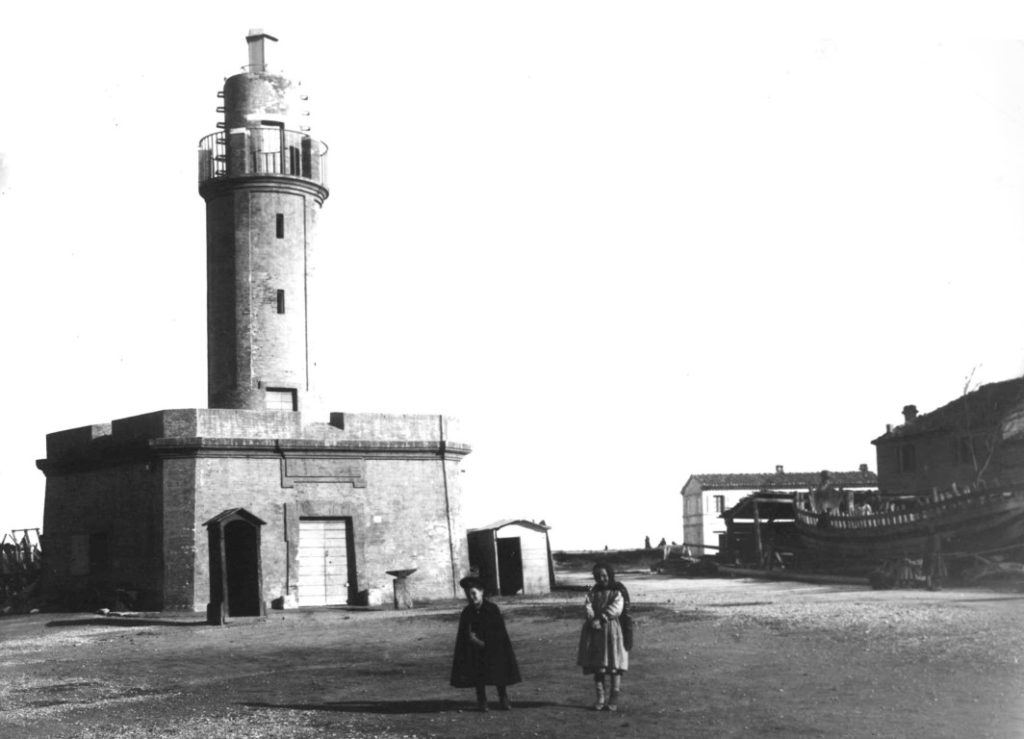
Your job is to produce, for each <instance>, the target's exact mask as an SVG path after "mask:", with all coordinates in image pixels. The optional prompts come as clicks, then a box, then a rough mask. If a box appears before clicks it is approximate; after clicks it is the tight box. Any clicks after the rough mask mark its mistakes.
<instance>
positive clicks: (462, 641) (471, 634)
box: [451, 577, 522, 711]
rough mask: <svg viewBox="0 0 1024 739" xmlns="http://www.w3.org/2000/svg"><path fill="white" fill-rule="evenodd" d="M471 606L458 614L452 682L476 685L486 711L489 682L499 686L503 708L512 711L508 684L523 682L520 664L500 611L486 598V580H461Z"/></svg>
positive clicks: (478, 697)
mask: <svg viewBox="0 0 1024 739" xmlns="http://www.w3.org/2000/svg"><path fill="white" fill-rule="evenodd" d="M459 585H461V586H462V589H463V591H464V592H465V593H466V600H468V601H469V605H467V606H466V607H465V608H463V609H462V615H461V616H460V617H459V633H458V635H457V636H456V637H455V655H454V657H453V659H452V678H451V684H452V687H454V688H476V704H477V707H478V708H479V709H480V710H481V711H486V710H487V691H486V689H485V687H486V686H487V685H494V686H496V687H497V688H498V700H499V702H500V707H501V709H502V710H503V711H510V710H512V702H511V701H510V700H509V699H508V692H507V690H506V686H509V685H515V684H516V683H518V682H521V681H522V678H521V677H520V675H519V665H518V663H517V662H516V655H515V653H514V652H513V651H512V641H511V639H509V638H508V631H506V630H505V620H504V619H503V618H502V617H501V610H500V609H499V608H498V606H496V605H495V604H494V603H491V602H490V601H489V600H486V599H485V598H484V581H483V580H481V579H480V578H478V577H464V578H462V580H460V581H459Z"/></svg>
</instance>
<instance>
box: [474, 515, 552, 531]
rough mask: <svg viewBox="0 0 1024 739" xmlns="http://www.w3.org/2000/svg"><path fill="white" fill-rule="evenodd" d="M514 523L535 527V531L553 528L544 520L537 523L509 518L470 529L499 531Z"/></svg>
mask: <svg viewBox="0 0 1024 739" xmlns="http://www.w3.org/2000/svg"><path fill="white" fill-rule="evenodd" d="M512 524H517V525H519V526H523V527H525V528H528V529H533V530H534V531H547V530H548V529H550V528H551V527H550V526H548V525H547V524H546V523H544V522H543V521H541V522H540V523H535V522H534V521H527V520H526V519H524V518H507V519H504V520H502V521H495V522H494V523H489V524H487V525H486V526H479V527H477V528H475V529H469V531H497V530H498V529H503V528H505V527H506V526H511V525H512Z"/></svg>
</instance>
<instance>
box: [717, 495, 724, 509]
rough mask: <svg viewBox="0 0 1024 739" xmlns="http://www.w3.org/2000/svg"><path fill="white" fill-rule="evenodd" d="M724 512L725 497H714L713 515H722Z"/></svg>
mask: <svg viewBox="0 0 1024 739" xmlns="http://www.w3.org/2000/svg"><path fill="white" fill-rule="evenodd" d="M724 511H725V496H724V495H716V496H715V513H723V512H724Z"/></svg>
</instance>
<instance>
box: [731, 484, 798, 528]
mask: <svg viewBox="0 0 1024 739" xmlns="http://www.w3.org/2000/svg"><path fill="white" fill-rule="evenodd" d="M755 499H756V500H757V515H758V518H761V519H773V518H793V517H794V516H795V510H794V503H793V494H792V493H781V492H778V491H775V490H762V491H759V492H757V493H751V494H750V495H745V496H743V497H742V498H741V499H740V501H739V502H738V503H737V504H736V505H734V506H733V507H732V508H730V509H729V510H727V511H725V512H723V513H722V518H725V519H728V520H730V521H731V520H732V519H734V518H744V519H746V518H751V519H752V518H753V517H754V500H755Z"/></svg>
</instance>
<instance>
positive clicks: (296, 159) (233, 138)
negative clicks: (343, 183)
mask: <svg viewBox="0 0 1024 739" xmlns="http://www.w3.org/2000/svg"><path fill="white" fill-rule="evenodd" d="M255 174H262V175H286V176H288V177H301V178H303V179H306V180H312V181H313V182H316V183H317V184H319V185H323V186H325V187H326V185H327V144H325V143H324V142H322V141H319V140H318V139H315V138H313V137H312V136H310V135H309V134H308V133H303V132H300V131H289V130H287V129H284V128H278V127H273V126H251V127H248V128H245V129H241V130H238V131H218V132H217V133H211V134H210V135H209V136H204V137H203V138H202V139H200V141H199V182H200V184H202V183H203V182H207V181H208V180H212V179H217V178H221V177H238V176H244V175H255Z"/></svg>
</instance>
